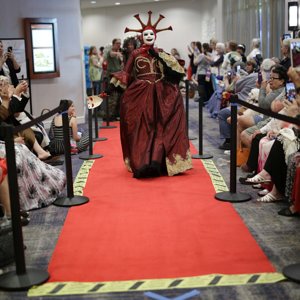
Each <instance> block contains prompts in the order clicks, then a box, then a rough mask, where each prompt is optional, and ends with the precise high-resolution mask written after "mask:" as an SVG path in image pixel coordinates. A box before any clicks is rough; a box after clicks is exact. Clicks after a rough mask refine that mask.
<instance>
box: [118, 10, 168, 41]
mask: <svg viewBox="0 0 300 300" xmlns="http://www.w3.org/2000/svg"><path fill="white" fill-rule="evenodd" d="M148 15H149V17H148V22H147V24H144V23H143V22H142V20H141V19H140V15H139V14H136V15H134V17H135V18H136V19H137V20H138V21H139V22H140V24H141V25H142V28H141V29H129V28H128V27H126V28H125V31H124V32H129V31H134V32H140V33H142V32H143V31H145V30H148V29H152V30H153V32H154V33H155V35H156V34H157V33H158V32H161V31H165V30H173V29H172V26H169V27H167V28H163V29H156V26H157V25H158V23H159V22H160V21H161V20H162V19H163V18H164V16H163V15H159V18H158V20H157V21H156V22H155V23H154V24H153V25H152V21H151V15H152V11H151V10H150V11H148Z"/></svg>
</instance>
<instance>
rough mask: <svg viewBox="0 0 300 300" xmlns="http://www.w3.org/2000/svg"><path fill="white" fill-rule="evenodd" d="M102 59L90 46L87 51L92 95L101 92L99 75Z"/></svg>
mask: <svg viewBox="0 0 300 300" xmlns="http://www.w3.org/2000/svg"><path fill="white" fill-rule="evenodd" d="M102 63H103V59H101V58H99V56H98V52H97V48H96V46H91V47H90V51H89V77H90V81H91V83H92V88H93V95H99V94H100V91H101V74H102Z"/></svg>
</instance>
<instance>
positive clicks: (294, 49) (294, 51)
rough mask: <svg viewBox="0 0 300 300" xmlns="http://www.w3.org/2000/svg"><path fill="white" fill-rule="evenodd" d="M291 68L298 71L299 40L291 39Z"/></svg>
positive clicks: (299, 66) (299, 63)
mask: <svg viewBox="0 0 300 300" xmlns="http://www.w3.org/2000/svg"><path fill="white" fill-rule="evenodd" d="M290 51H291V66H292V67H293V68H295V69H296V70H297V71H300V39H292V40H291V43H290Z"/></svg>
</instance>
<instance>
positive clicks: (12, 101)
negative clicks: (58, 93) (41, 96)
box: [0, 76, 51, 160]
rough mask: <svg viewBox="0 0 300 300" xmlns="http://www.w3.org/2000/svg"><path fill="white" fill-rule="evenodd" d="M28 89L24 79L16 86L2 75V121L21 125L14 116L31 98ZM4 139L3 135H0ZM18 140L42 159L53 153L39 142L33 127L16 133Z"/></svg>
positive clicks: (0, 113)
mask: <svg viewBox="0 0 300 300" xmlns="http://www.w3.org/2000/svg"><path fill="white" fill-rule="evenodd" d="M27 89H28V84H27V83H26V82H25V81H22V82H21V83H19V84H18V85H17V87H16V88H14V87H13V86H12V85H10V84H9V82H8V79H7V77H5V76H0V97H1V99H2V103H1V105H0V123H1V122H5V123H7V124H11V125H13V126H18V125H20V124H19V123H18V122H16V119H15V118H14V114H15V113H19V112H22V111H23V110H24V108H25V106H26V104H27V102H28V100H29V98H28V97H27V96H26V95H25V92H26V91H27ZM0 139H2V140H3V137H0ZM16 141H17V142H19V143H25V144H26V146H27V147H28V148H29V149H33V151H34V152H35V153H36V154H37V156H38V158H39V159H41V160H46V159H48V158H49V157H50V156H51V155H50V153H49V152H47V151H45V150H44V149H43V148H42V147H41V146H40V145H39V143H38V142H37V140H36V138H35V135H34V133H33V131H32V129H30V128H27V129H25V130H23V131H21V132H19V133H18V134H17V135H16Z"/></svg>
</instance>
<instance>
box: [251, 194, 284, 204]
mask: <svg viewBox="0 0 300 300" xmlns="http://www.w3.org/2000/svg"><path fill="white" fill-rule="evenodd" d="M282 200H284V198H283V197H279V198H276V196H274V195H273V194H271V193H268V194H267V195H265V196H263V197H261V198H258V199H257V200H256V201H257V202H264V203H271V202H278V201H282Z"/></svg>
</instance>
